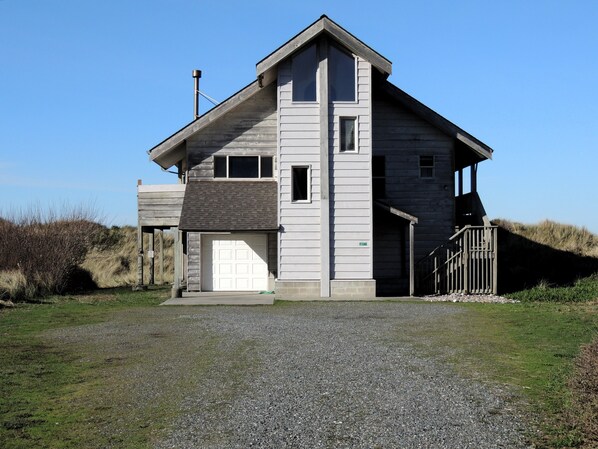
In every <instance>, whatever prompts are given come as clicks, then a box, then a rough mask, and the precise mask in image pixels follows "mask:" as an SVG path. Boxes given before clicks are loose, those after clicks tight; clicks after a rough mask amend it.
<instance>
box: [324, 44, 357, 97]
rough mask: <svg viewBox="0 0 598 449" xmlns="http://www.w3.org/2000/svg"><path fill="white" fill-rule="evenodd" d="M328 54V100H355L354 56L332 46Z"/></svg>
mask: <svg viewBox="0 0 598 449" xmlns="http://www.w3.org/2000/svg"><path fill="white" fill-rule="evenodd" d="M328 56H329V57H328V62H329V64H328V88H329V90H330V93H329V95H330V101H355V90H356V89H355V58H354V57H353V56H350V55H348V54H346V53H345V52H343V51H341V50H339V49H338V48H336V47H334V46H330V51H329V54H328Z"/></svg>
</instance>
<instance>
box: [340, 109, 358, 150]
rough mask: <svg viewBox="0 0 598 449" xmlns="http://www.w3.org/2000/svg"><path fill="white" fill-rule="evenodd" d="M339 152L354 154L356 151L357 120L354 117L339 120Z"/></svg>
mask: <svg viewBox="0 0 598 449" xmlns="http://www.w3.org/2000/svg"><path fill="white" fill-rule="evenodd" d="M340 132H341V142H340V148H339V150H340V152H341V153H346V152H351V151H353V152H355V151H357V145H356V144H355V142H356V140H357V119H356V118H355V117H341V118H340Z"/></svg>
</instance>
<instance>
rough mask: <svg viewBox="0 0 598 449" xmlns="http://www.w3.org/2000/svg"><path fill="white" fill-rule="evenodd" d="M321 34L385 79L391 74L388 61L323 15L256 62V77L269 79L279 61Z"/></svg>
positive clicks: (390, 66)
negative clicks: (338, 44) (363, 60)
mask: <svg viewBox="0 0 598 449" xmlns="http://www.w3.org/2000/svg"><path fill="white" fill-rule="evenodd" d="M323 33H326V34H328V35H329V36H331V37H333V38H334V39H335V40H336V41H338V42H339V43H340V44H341V45H343V46H344V47H346V48H347V49H348V50H350V51H351V52H352V53H353V54H355V55H357V56H360V57H362V58H364V59H366V60H367V61H369V63H370V64H372V66H373V67H375V68H376V69H377V70H378V71H379V72H380V73H381V74H382V75H383V76H385V77H387V76H388V75H390V74H391V73H392V63H391V62H390V61H389V60H388V59H386V58H385V57H384V56H382V55H381V54H380V53H378V52H376V51H375V50H373V49H372V48H371V47H369V46H368V45H366V44H365V43H363V42H362V41H360V40H359V39H357V38H356V37H355V36H353V35H352V34H351V33H349V32H348V31H347V30H345V29H344V28H343V27H341V26H340V25H339V24H337V23H336V22H334V21H333V20H331V19H329V18H328V17H327V16H325V15H324V16H322V17H320V18H319V19H318V20H316V21H315V22H314V23H312V24H311V25H310V26H308V27H307V28H305V29H304V30H303V31H301V32H300V33H299V34H297V35H296V36H295V37H293V38H291V39H290V40H289V41H288V42H286V43H285V44H283V45H282V46H280V47H279V48H277V49H276V50H274V51H273V52H272V53H270V54H269V55H268V56H266V57H265V58H264V59H262V60H261V61H260V62H258V63H257V64H256V72H257V77H258V78H266V79H269V78H271V77H270V76H269V72H271V71H272V70H274V69H275V68H276V66H277V65H278V64H279V63H280V62H281V61H283V60H284V59H286V58H288V57H289V56H291V55H292V54H293V53H294V52H296V51H297V50H298V49H299V48H301V47H303V46H304V45H306V44H307V43H308V42H310V41H311V40H313V39H315V38H316V37H317V36H319V35H320V34H323Z"/></svg>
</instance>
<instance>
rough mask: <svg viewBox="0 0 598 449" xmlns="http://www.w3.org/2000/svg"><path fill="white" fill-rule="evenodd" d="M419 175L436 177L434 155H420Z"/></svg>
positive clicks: (421, 176)
mask: <svg viewBox="0 0 598 449" xmlns="http://www.w3.org/2000/svg"><path fill="white" fill-rule="evenodd" d="M419 177H420V178H433V177H434V156H420V157H419Z"/></svg>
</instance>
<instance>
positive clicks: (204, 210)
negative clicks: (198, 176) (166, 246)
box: [179, 180, 278, 232]
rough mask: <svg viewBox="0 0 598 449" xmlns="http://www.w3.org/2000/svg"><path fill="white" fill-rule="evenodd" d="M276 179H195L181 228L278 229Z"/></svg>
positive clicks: (191, 185)
mask: <svg viewBox="0 0 598 449" xmlns="http://www.w3.org/2000/svg"><path fill="white" fill-rule="evenodd" d="M277 190H278V189H277V183H276V181H230V180H227V181H191V182H189V183H188V184H187V187H186V189H185V199H184V200H183V210H182V213H181V221H180V224H179V228H180V229H181V230H183V231H200V232H229V231H273V230H276V229H278V217H277Z"/></svg>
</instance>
